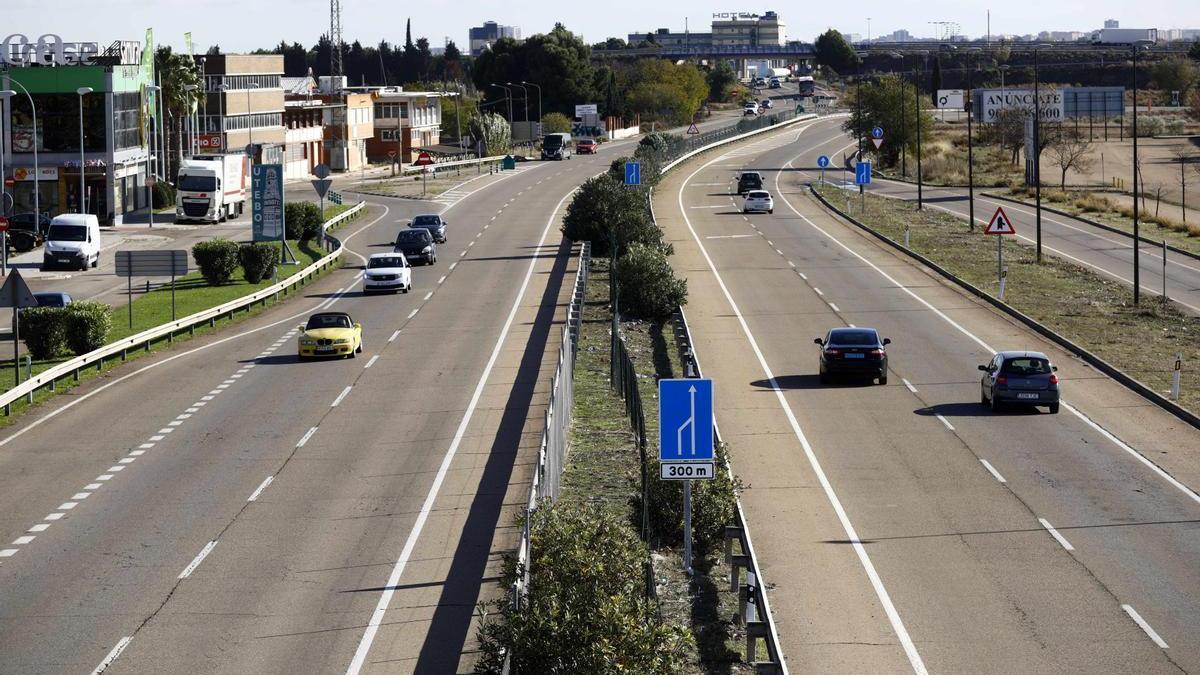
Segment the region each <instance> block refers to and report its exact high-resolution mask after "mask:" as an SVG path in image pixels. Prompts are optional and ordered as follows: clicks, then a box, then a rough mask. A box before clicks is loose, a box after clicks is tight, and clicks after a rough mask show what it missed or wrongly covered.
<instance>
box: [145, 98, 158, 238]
mask: <svg viewBox="0 0 1200 675" xmlns="http://www.w3.org/2000/svg"><path fill="white" fill-rule="evenodd" d="M145 88H146V95H149V93H150V92H152V91H153V92H157V91H159V87H158V86H157V85H153V84H147V85H145ZM146 127H147V131H148V133H147V134H146V143H147V145H146V178H147V179H152V178H153V174H152V171H153V169H152V168H151V164H150V155H151V152H150V145H149V141H150V135H151V134H152V133H154V129H153V128H152V127H150V118H149V117H147V118H146ZM146 212H147V213H148V214H149V218H150V227H152V228H153V227H154V188H153V186H150V187H149V188H148V189H147V190H146Z"/></svg>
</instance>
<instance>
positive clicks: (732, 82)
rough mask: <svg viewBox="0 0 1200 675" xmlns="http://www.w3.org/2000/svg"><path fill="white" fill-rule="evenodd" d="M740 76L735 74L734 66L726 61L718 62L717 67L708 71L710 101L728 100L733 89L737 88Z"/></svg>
mask: <svg viewBox="0 0 1200 675" xmlns="http://www.w3.org/2000/svg"><path fill="white" fill-rule="evenodd" d="M737 84H738V76H737V73H735V72H733V66H731V65H729V62H728V61H726V60H725V59H720V60H718V61H717V65H715V66H713V69H712V70H710V71H708V100H710V101H714V102H721V101H725V100H728V98H729V96H730V94H731V93H732V92H733V89H734V88H735V87H737Z"/></svg>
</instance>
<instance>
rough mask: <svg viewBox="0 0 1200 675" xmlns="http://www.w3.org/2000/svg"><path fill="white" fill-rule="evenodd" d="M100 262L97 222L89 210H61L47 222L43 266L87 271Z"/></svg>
mask: <svg viewBox="0 0 1200 675" xmlns="http://www.w3.org/2000/svg"><path fill="white" fill-rule="evenodd" d="M98 264H100V221H99V220H97V218H96V216H94V215H93V214H90V213H64V214H62V215H58V216H55V217H54V220H51V221H50V228H49V229H48V230H47V231H46V246H45V248H44V249H42V269H51V268H54V267H66V268H69V269H78V270H86V269H87V268H88V267H95V266H96V265H98Z"/></svg>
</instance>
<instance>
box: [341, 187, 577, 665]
mask: <svg viewBox="0 0 1200 675" xmlns="http://www.w3.org/2000/svg"><path fill="white" fill-rule="evenodd" d="M574 193H575V191H574V190H572V191H571V192H568V193H567V194H565V195H563V198H562V199H560V200H559V202H558V204H557V205H555V207H554V210H553V211H551V212H550V217H549V218H548V219H547V220H546V227H545V229H543V230H542V236H541V239H539V240H538V246H539V247H541V246H542V245H543V244H545V243H546V237H547V236H549V234H550V230H551V228H552V227H553V226H554V222H555V220H556V219H557V217H558V212H559V210H560V209H561V208H562V205H563V204H564V203H565V202H566V201H567V199H569V198H570V197H571V195H572V194H574ZM537 262H538V259H537V258H534V259H532V260H530V261H529V267H528V269H526V270H525V279H524V280H523V281H522V282H521V288H520V290H519V291H518V292H517V298H516V300H515V301H513V305H512V308H511V309H510V310H509V312H508V318H507V319H506V320H505V321H504V326H503V327H502V328H501V329H500V335H499V336H498V337H497V338H496V345H495V346H494V347H493V348H492V354H491V356H490V357H489V358H488V362H487V365H485V366H484V368H483V372H482V373H481V374H480V376H479V382H478V383H477V384H476V385H475V391H474V393H472V394H471V401H470V403H468V404H467V409H466V412H465V413H464V414H463V417H462V420H461V421H460V422H459V423H458V430H457V431H455V432H454V439H453V440H452V441H451V442H450V447H449V448H447V449H446V454H445V456H443V457H442V463H441V466H439V467H438V471H437V474H436V475H435V476H434V478H433V484H432V485H430V486H429V493H428V494H427V495H425V501H424V503H422V504H421V511H420V513H418V514H417V520H416V522H415V523H413V527H412V530H411V531H410V532H409V533H408V538H407V539H406V540H405V542H404V548H403V549H401V551H400V557H399V558H398V559H397V560H396V564H395V566H394V567H393V568H392V572H391V574H390V575H388V580H387V583H386V584H384V588H385V589H387V590H385V591H383V593H381V594H380V596H379V602H378V604H376V606H375V611H374V613H372V614H371V619H370V621H369V622H368V623H367V628H366V630H365V631H364V632H363V636H362V639H361V640H359V643H358V649H357V650H355V652H354V658H353V659H352V660H351V661H350V665H349V666H348V667H347V668H346V673H347V675H358V673H359V672H360V671H361V670H362V667H363V665H364V664H365V663H366V660H367V654H368V652H370V651H371V643H373V642H374V641H375V634H376V633H377V632H378V631H379V626H380V625H381V624H382V623H383V617H384V616H385V615H386V614H387V609H388V605H389V604H390V603H391V601H392V594H393V593H395V590H394V589H395V588H396V585H397V584H399V583H400V577H401V576H402V575H403V574H404V568H405V567H406V566H407V565H408V560H409V558H411V557H412V553H413V550H414V549H415V548H416V546H417V539H418V538H420V536H421V531H422V530H423V529H424V528H425V522H426V521H427V520H428V519H429V513H430V512H431V511H432V510H433V504H434V501H435V500H436V499H437V496H438V493H439V492H440V491H441V489H442V483H443V482H444V481H445V479H446V473H447V472H448V471H449V470H450V464H451V462H453V461H454V455H455V454H456V453H457V452H458V446H459V445H460V444H461V443H462V439H463V436H464V435H466V432H467V426H468V425H469V424H470V423H471V419H472V418H473V417H474V415H475V408H476V406H478V405H479V399H480V397H482V396H483V390H484V388H485V387H486V386H487V381H488V378H489V377H491V374H492V369H493V368H494V367H495V365H496V360H497V359H499V358H500V352H501V350H502V349H503V348H504V341H505V339H507V338H508V332H509V330H511V329H512V325H513V322H514V321H515V320H516V318H517V311H518V310H519V309H520V308H521V303H522V302H524V300H525V292H526V291H527V290H528V289H529V282H530V280H531V279H532V278H533V271H534V268H535V267H536V265H537Z"/></svg>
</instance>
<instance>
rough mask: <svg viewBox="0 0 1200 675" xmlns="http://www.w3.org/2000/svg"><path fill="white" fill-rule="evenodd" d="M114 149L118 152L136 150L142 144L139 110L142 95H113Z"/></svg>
mask: <svg viewBox="0 0 1200 675" xmlns="http://www.w3.org/2000/svg"><path fill="white" fill-rule="evenodd" d="M112 99H113V124H112V128H113V147H114V148H115V149H116V150H125V149H126V148H136V147H138V146H140V145H141V144H142V143H141V136H142V134H141V130H142V123H141V115H140V114H139V111H138V108H139V106H140V104H141V100H142V97H141V94H137V93H134V94H113V97H112Z"/></svg>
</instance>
